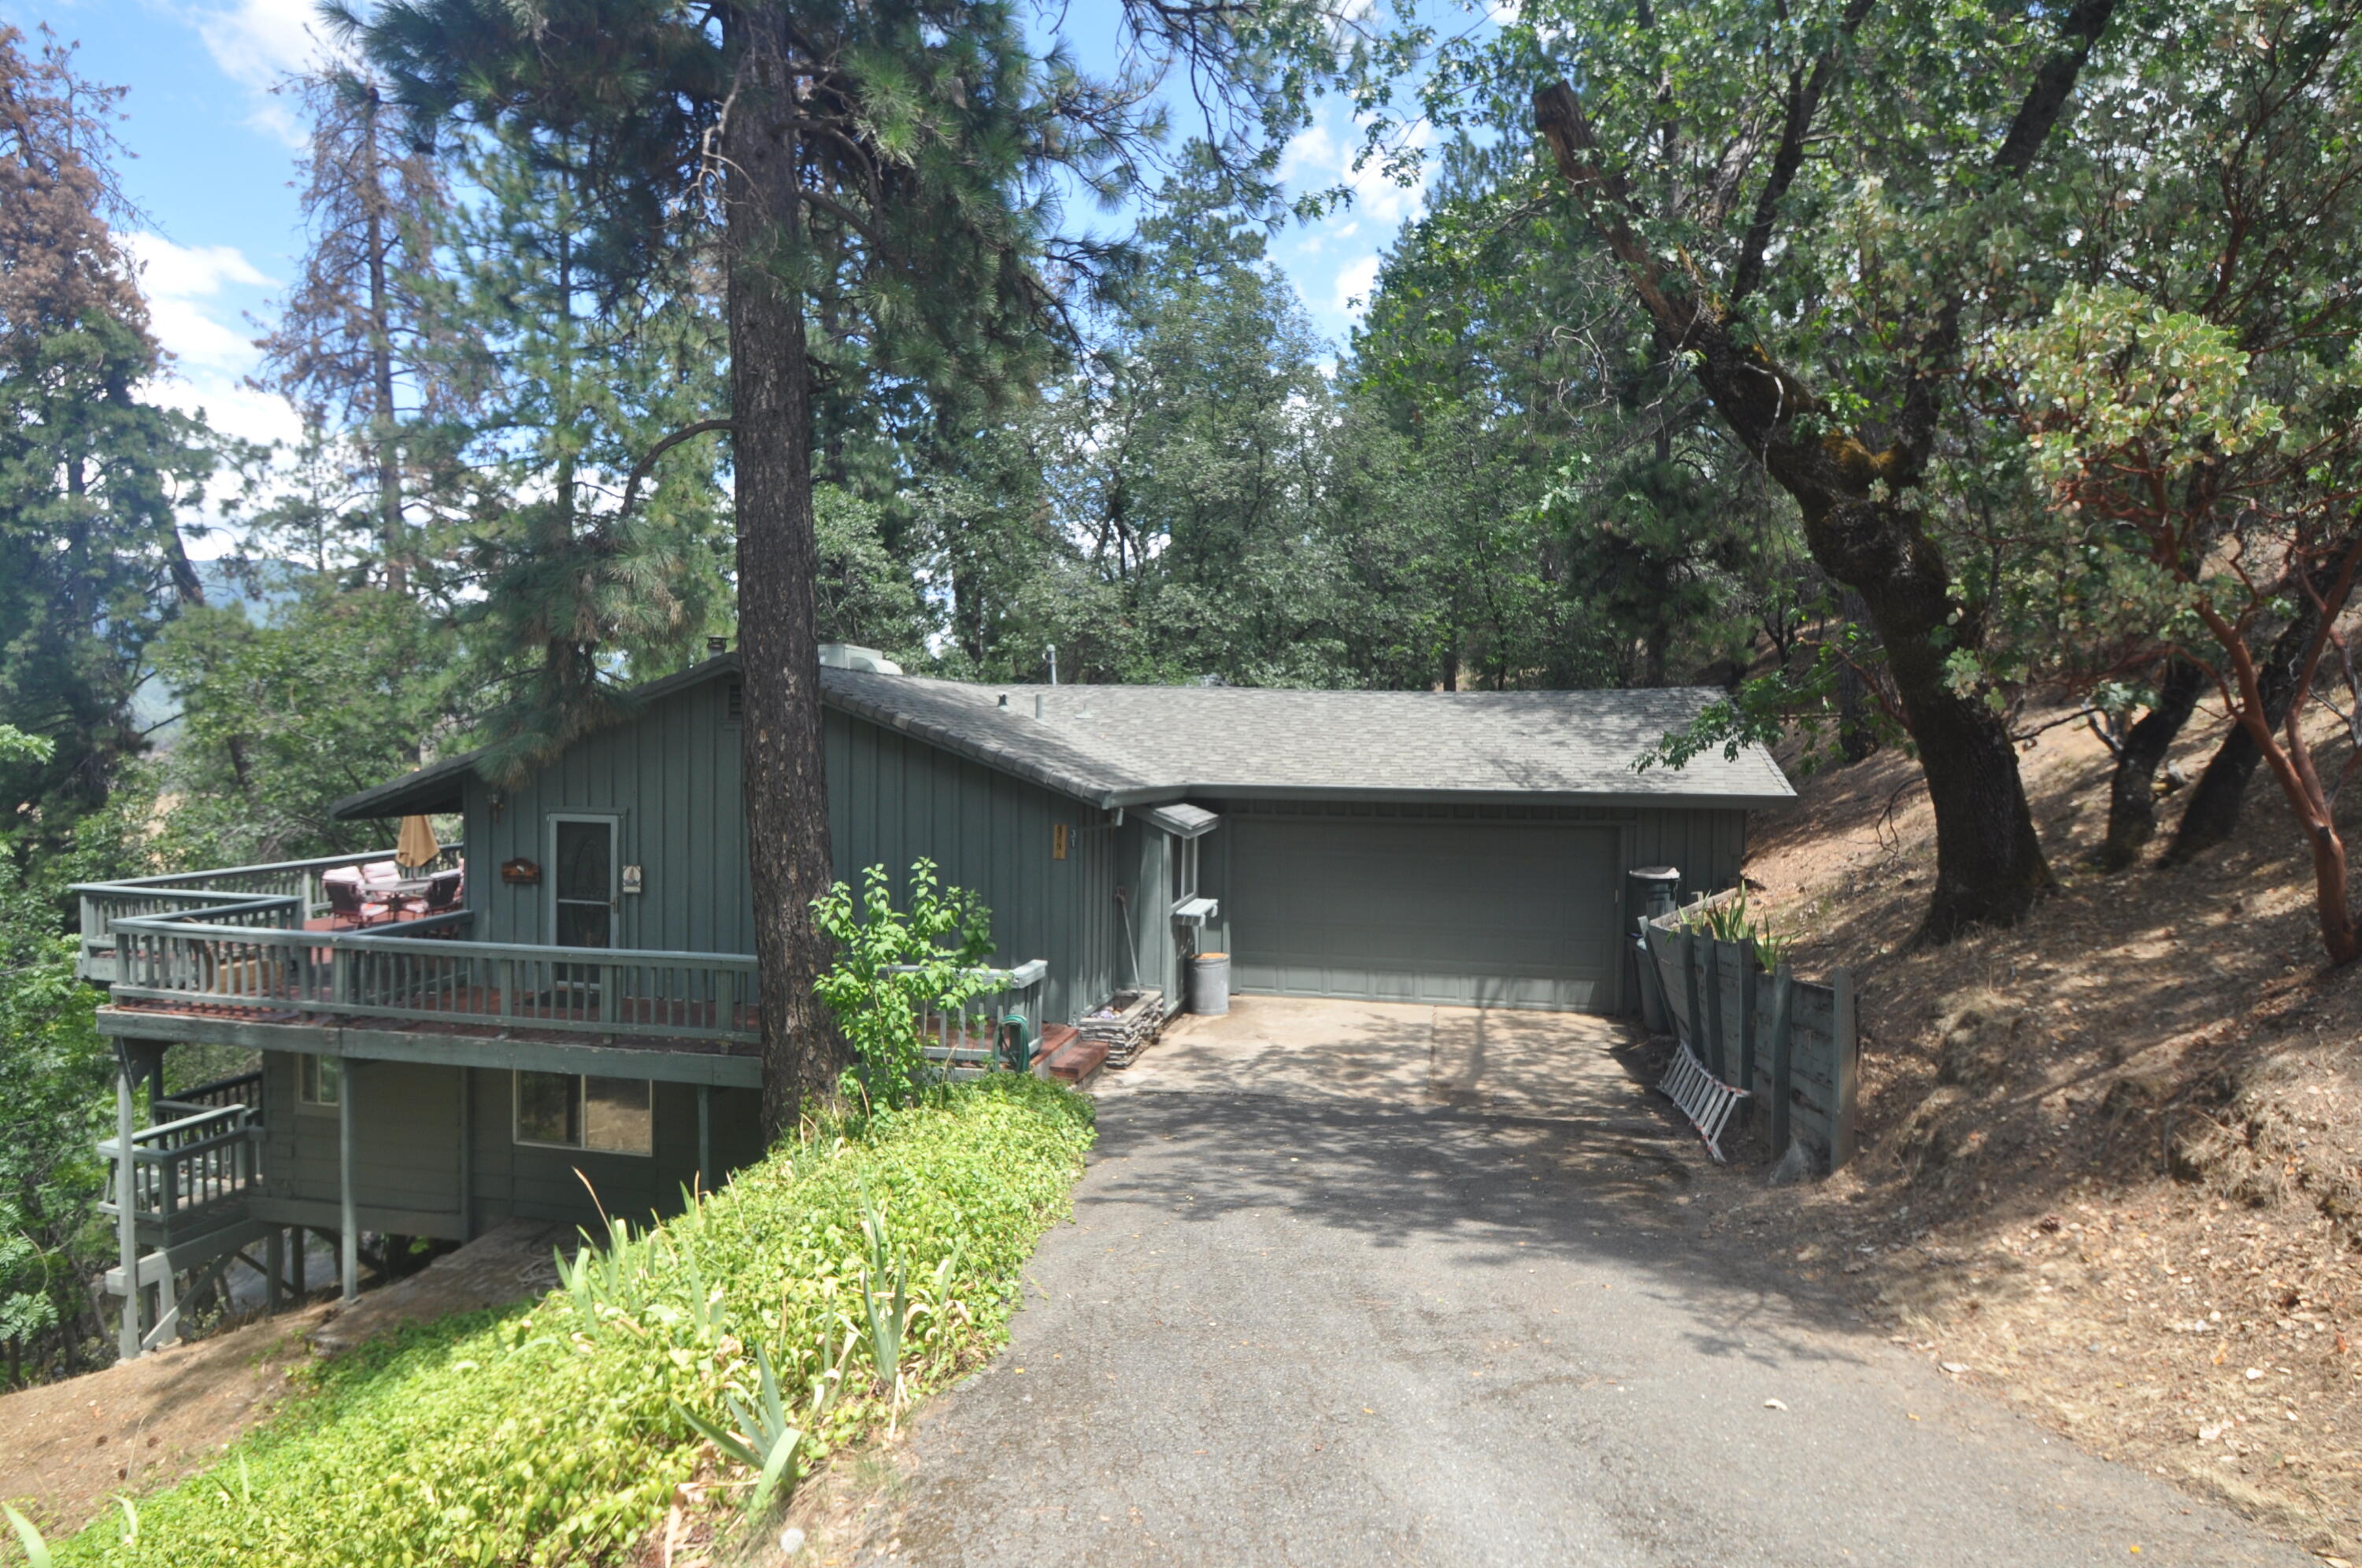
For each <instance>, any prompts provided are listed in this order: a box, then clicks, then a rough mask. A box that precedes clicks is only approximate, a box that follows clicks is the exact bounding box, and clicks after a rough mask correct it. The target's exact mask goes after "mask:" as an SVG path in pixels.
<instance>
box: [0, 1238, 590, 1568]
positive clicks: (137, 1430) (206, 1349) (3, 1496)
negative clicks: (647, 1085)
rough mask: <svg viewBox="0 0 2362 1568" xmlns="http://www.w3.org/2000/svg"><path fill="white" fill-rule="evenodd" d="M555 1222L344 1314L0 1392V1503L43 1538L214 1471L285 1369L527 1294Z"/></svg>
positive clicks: (321, 1310) (290, 1374) (443, 1264)
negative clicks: (209, 1468) (120, 1499)
mask: <svg viewBox="0 0 2362 1568" xmlns="http://www.w3.org/2000/svg"><path fill="white" fill-rule="evenodd" d="M562 1229H563V1228H562V1227H559V1226H555V1225H542V1224H534V1223H529V1222H524V1221H512V1222H510V1223H508V1224H505V1225H502V1226H499V1227H497V1228H495V1229H493V1230H491V1231H486V1232H485V1233H484V1234H483V1235H481V1236H479V1237H477V1238H476V1240H475V1241H473V1242H469V1244H468V1245H466V1246H464V1247H461V1248H459V1249H458V1251H456V1252H453V1253H446V1254H445V1255H443V1256H442V1257H439V1258H437V1259H436V1260H435V1261H434V1262H433V1263H432V1264H428V1265H427V1266H426V1267H425V1268H424V1269H421V1270H420V1271H419V1272H418V1273H416V1274H414V1275H410V1276H409V1277H407V1278H404V1279H399V1280H396V1281H394V1282H393V1283H392V1284H391V1285H388V1286H384V1287H383V1288H381V1289H377V1290H370V1291H367V1292H365V1293H364V1294H363V1295H362V1296H361V1297H360V1299H359V1300H358V1301H356V1302H355V1303H354V1304H353V1305H352V1306H351V1307H350V1308H349V1309H342V1310H339V1309H338V1308H337V1305H336V1304H335V1303H333V1302H322V1303H318V1304H315V1305H314V1306H311V1307H307V1308H305V1309H303V1310H302V1311H297V1312H286V1313H281V1315H280V1316H278V1317H276V1318H270V1319H266V1320H263V1321H261V1322H256V1323H248V1324H247V1325H245V1326H244V1327H242V1328H237V1329H232V1330H230V1331H227V1332H226V1333H220V1334H214V1335H211V1336H209V1337H207V1338H205V1339H202V1340H198V1341H195V1342H192V1343H188V1344H180V1345H173V1346H171V1347H169V1348H167V1349H164V1350H160V1351H157V1352H155V1353H151V1354H149V1355H146V1356H142V1357H141V1358H140V1359H139V1360H138V1361H135V1362H131V1363H128V1364H122V1365H117V1366H110V1367H108V1368H106V1369H105V1371H102V1372H94V1373H90V1374H88V1375H85V1376H82V1377H72V1378H68V1379H66V1380H65V1381H63V1382H61V1383H50V1384H44V1385H41V1386H39V1387H34V1388H26V1389H20V1390H18V1391H17V1392H16V1393H14V1394H10V1395H7V1396H6V1397H0V1500H5V1501H7V1502H11V1503H14V1504H15V1505H16V1506H17V1507H18V1508H19V1509H20V1510H22V1511H23V1512H24V1513H25V1514H26V1515H27V1516H28V1518H31V1519H32V1520H33V1522H34V1523H35V1524H37V1525H39V1527H40V1528H41V1529H42V1531H43V1532H44V1533H45V1534H48V1535H49V1536H50V1537H51V1538H52V1539H55V1538H56V1537H59V1536H61V1535H66V1534H71V1533H72V1531H74V1530H77V1529H81V1528H82V1527H83V1525H85V1524H87V1523H88V1522H89V1521H90V1520H91V1519H92V1518H95V1517H96V1516H98V1515H99V1514H101V1513H103V1512H105V1509H106V1508H107V1507H110V1506H111V1505H112V1502H113V1499H114V1498H116V1496H131V1497H134V1498H137V1497H140V1496H146V1495H147V1494H149V1493H150V1492H154V1491H157V1490H159V1489H160V1488H162V1487H164V1486H168V1485H171V1484H172V1483H173V1482H175V1481H178V1480H179V1479H181V1478H182V1476H184V1475H188V1474H193V1472H196V1471H199V1470H202V1469H204V1467H205V1466H206V1465H208V1464H210V1463H213V1461H214V1459H215V1456H216V1455H218V1454H219V1453H220V1452H221V1451H222V1449H223V1448H224V1447H225V1446H226V1444H228V1443H229V1442H230V1441H232V1440H233V1439H235V1438H237V1436H238V1435H239V1434H240V1433H242V1432H244V1431H246V1430H248V1428H250V1427H253V1426H255V1425H256V1424H257V1423H259V1422H260V1421H261V1420H263V1419H265V1418H267V1417H268V1416H270V1413H271V1412H272V1411H274V1410H276V1409H277V1408H279V1407H280V1405H281V1403H282V1402H283V1401H284V1400H285V1399H286V1397H288V1395H289V1393H290V1392H291V1390H292V1386H293V1379H294V1375H295V1373H296V1372H297V1371H298V1370H299V1369H301V1368H303V1367H304V1366H307V1365H309V1364H311V1363H312V1362H313V1361H314V1360H315V1358H316V1357H318V1356H320V1355H334V1354H337V1353H341V1352H343V1351H346V1350H348V1349H350V1348H351V1347H352V1346H354V1345H357V1344H359V1343H360V1342H363V1341H364V1340H369V1339H373V1338H375V1337H377V1336H378V1335H380V1334H384V1333H390V1332H392V1331H393V1330H395V1329H397V1328H399V1327H401V1326H402V1325H403V1324H404V1323H413V1322H424V1321H426V1320H430V1319H435V1318H441V1317H447V1316H448V1315H450V1314H452V1313H455V1312H470V1311H474V1310H477V1309H480V1308H484V1307H494V1306H499V1305H501V1304H502V1303H505V1302H510V1301H517V1300H522V1299H524V1297H529V1296H537V1295H539V1294H540V1293H541V1292H542V1291H544V1290H546V1289H547V1288H548V1287H549V1286H551V1285H552V1284H554V1283H555V1282H556V1279H557V1270H556V1267H555V1265H554V1264H553V1263H552V1260H551V1255H550V1248H551V1246H552V1245H553V1243H554V1242H557V1240H558V1239H559V1238H560V1232H561V1231H562Z"/></svg>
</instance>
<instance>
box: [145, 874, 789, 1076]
mask: <svg viewBox="0 0 2362 1568" xmlns="http://www.w3.org/2000/svg"><path fill="white" fill-rule="evenodd" d="M264 901H266V900H257V903H261V902H264ZM281 902H282V905H283V907H282V909H281V916H282V919H283V918H284V917H287V916H291V915H292V905H293V900H292V899H291V900H282V901H281ZM470 918H471V917H470V915H469V911H465V910H456V911H451V912H449V913H448V914H444V915H430V916H427V917H425V919H421V920H415V921H409V922H403V924H401V925H394V926H381V927H378V928H376V929H373V930H370V931H365V932H363V931H340V932H325V931H302V930H295V929H292V928H291V927H290V926H289V925H288V924H285V923H281V924H280V925H277V926H272V925H268V924H264V923H261V922H257V923H254V924H250V925H237V924H226V923H221V922H217V921H215V919H213V918H212V916H211V914H210V912H208V914H207V918H205V919H204V920H202V921H200V920H198V919H196V918H194V917H193V916H190V915H182V916H178V917H174V916H144V917H142V916H135V917H132V918H129V919H123V918H117V919H116V921H115V922H114V924H115V932H116V979H115V985H114V997H115V999H116V1000H117V1001H146V1002H159V1003H163V1004H165V1005H168V1006H173V1007H182V1008H188V1009H192V1010H199V1011H219V1010H261V1011H266V1012H287V1013H294V1014H314V1015H326V1014H336V1015H339V1016H343V1017H347V1018H353V1019H370V1018H379V1019H386V1020H389V1021H402V1022H404V1023H410V1024H416V1023H422V1022H424V1023H462V1024H468V1025H472V1026H475V1029H480V1030H481V1031H482V1032H505V1031H512V1030H518V1029H530V1030H558V1031H562V1032H568V1033H577V1034H590V1035H637V1036H661V1037H669V1038H680V1037H683V1036H691V1037H696V1038H701V1039H715V1040H723V1041H728V1042H731V1043H752V1042H754V1041H756V1040H759V1039H760V1038H761V1025H760V1021H759V1020H758V1018H757V1017H756V1010H755V1009H756V992H755V959H754V958H753V956H752V955H745V956H741V955H736V954H726V953H666V952H650V951H642V950H638V949H631V948H589V947H556V946H535V945H528V944H518V943H494V942H454V941H449V940H445V939H444V938H445V936H446V935H447V931H448V930H449V929H450V928H453V927H457V926H459V925H463V924H465V923H466V922H468V921H469V919H470ZM470 1032H474V1030H471V1031H470Z"/></svg>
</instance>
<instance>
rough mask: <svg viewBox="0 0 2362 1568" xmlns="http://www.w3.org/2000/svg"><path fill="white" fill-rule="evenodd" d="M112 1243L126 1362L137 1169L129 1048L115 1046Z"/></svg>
mask: <svg viewBox="0 0 2362 1568" xmlns="http://www.w3.org/2000/svg"><path fill="white" fill-rule="evenodd" d="M115 1063H116V1068H115V1242H116V1252H117V1253H118V1260H117V1261H119V1262H120V1263H121V1264H122V1265H123V1323H122V1331H121V1332H120V1333H119V1334H118V1335H117V1336H116V1342H115V1349H116V1354H117V1355H120V1356H121V1357H122V1358H123V1359H124V1360H126V1361H137V1360H138V1359H139V1215H138V1203H139V1199H138V1188H139V1173H138V1167H137V1166H136V1165H133V1163H132V1159H131V1136H132V1134H133V1133H134V1132H137V1131H138V1129H136V1128H134V1127H133V1126H132V1125H131V1046H130V1043H129V1042H127V1041H124V1040H117V1041H116V1043H115Z"/></svg>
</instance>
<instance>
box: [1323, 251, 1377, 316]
mask: <svg viewBox="0 0 2362 1568" xmlns="http://www.w3.org/2000/svg"><path fill="white" fill-rule="evenodd" d="M1377 286H1378V259H1377V258H1376V257H1375V256H1364V257H1363V258H1362V259H1360V260H1359V261H1352V262H1348V263H1347V264H1346V265H1344V266H1342V267H1341V268H1339V269H1338V270H1337V282H1336V287H1335V290H1334V292H1333V293H1330V297H1329V308H1330V310H1333V311H1335V312H1336V313H1337V314H1338V315H1356V314H1358V313H1359V311H1360V308H1361V306H1360V304H1355V303H1354V302H1356V301H1359V302H1361V304H1368V303H1369V299H1370V295H1371V293H1372V292H1373V291H1374V290H1375V289H1376V288H1377Z"/></svg>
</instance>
